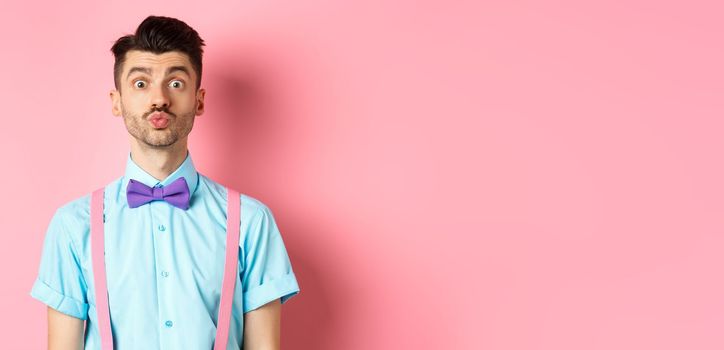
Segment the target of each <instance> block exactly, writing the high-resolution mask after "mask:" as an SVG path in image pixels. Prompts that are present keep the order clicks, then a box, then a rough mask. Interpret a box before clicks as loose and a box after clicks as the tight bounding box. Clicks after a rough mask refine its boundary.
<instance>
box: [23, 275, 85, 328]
mask: <svg viewBox="0 0 724 350" xmlns="http://www.w3.org/2000/svg"><path fill="white" fill-rule="evenodd" d="M30 296H32V297H33V298H35V299H37V300H39V301H41V302H43V303H44V304H46V305H48V306H50V307H52V308H53V309H56V310H58V311H60V312H62V313H64V314H66V315H69V316H73V317H75V318H79V319H81V320H86V319H88V304H87V303H84V302H82V301H78V300H76V299H73V298H70V297H67V296H65V295H63V294H61V293H60V292H58V291H56V290H54V289H53V288H51V287H50V286H48V285H47V284H45V283H44V282H43V281H41V280H39V279H36V280H35V283H34V284H33V289H32V290H31V291H30Z"/></svg>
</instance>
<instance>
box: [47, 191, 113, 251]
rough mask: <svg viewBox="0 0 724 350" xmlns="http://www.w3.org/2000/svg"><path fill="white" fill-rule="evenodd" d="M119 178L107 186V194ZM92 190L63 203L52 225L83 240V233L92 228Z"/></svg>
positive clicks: (74, 237) (75, 239) (72, 236)
mask: <svg viewBox="0 0 724 350" xmlns="http://www.w3.org/2000/svg"><path fill="white" fill-rule="evenodd" d="M118 182H119V179H117V180H115V181H113V182H111V183H109V184H108V185H106V186H105V189H106V196H107V197H108V194H110V193H113V191H112V190H111V191H109V190H110V189H112V188H113V186H115V185H117V183H118ZM91 195H92V192H89V193H86V194H84V195H82V196H80V197H76V198H73V199H71V200H69V201H67V202H65V203H63V204H62V205H61V206H60V207H58V209H56V211H55V214H54V215H53V219H52V221H51V225H53V226H55V227H56V228H59V229H62V231H65V232H67V234H69V235H70V238H71V239H72V240H74V241H82V240H83V238H84V237H83V235H84V234H85V233H86V232H87V231H88V230H89V228H90V201H91Z"/></svg>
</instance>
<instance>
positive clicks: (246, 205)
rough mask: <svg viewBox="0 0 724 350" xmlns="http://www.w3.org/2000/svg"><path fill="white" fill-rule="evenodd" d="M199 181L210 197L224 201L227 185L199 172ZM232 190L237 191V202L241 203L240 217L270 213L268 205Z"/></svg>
mask: <svg viewBox="0 0 724 350" xmlns="http://www.w3.org/2000/svg"><path fill="white" fill-rule="evenodd" d="M199 179H200V183H199V186H204V188H205V190H207V191H208V192H209V193H210V195H211V196H212V197H216V198H218V199H220V200H222V201H223V203H226V196H227V195H228V193H227V192H228V189H229V187H228V186H226V185H223V184H221V183H219V182H216V181H214V180H212V179H211V178H209V177H207V176H205V175H202V174H199ZM231 188H232V189H233V190H235V191H236V192H238V193H239V202H240V205H241V212H242V215H241V216H242V219H243V218H244V217H247V218H249V217H258V216H260V215H262V216H263V215H271V210H270V209H269V207H268V206H267V205H266V204H265V203H264V202H262V201H261V200H260V199H258V198H255V197H252V196H250V195H248V194H245V193H243V192H241V191H239V190H238V189H236V188H233V187H231Z"/></svg>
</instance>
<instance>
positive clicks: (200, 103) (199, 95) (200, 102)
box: [196, 89, 206, 115]
mask: <svg viewBox="0 0 724 350" xmlns="http://www.w3.org/2000/svg"><path fill="white" fill-rule="evenodd" d="M205 96H206V90H205V89H199V91H197V92H196V103H197V104H196V115H202V114H204V97H205Z"/></svg>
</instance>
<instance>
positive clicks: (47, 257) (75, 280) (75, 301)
mask: <svg viewBox="0 0 724 350" xmlns="http://www.w3.org/2000/svg"><path fill="white" fill-rule="evenodd" d="M64 215H68V212H67V211H65V212H64V211H62V210H60V209H59V210H57V211H56V212H55V214H54V215H53V218H52V219H51V221H50V224H49V225H48V230H47V232H46V234H45V241H44V243H43V251H42V255H41V258H40V268H39V269H38V276H37V279H36V280H35V283H34V284H33V287H32V289H31V291H30V295H31V296H32V297H33V298H35V299H37V300H39V301H41V302H43V303H45V304H46V305H48V306H50V307H52V308H53V309H56V310H58V311H60V312H62V313H64V314H66V315H70V316H73V317H76V318H79V319H82V320H85V319H87V318H88V300H87V297H86V288H87V287H86V286H87V285H86V282H85V279H84V278H83V273H82V270H81V264H80V261H81V260H80V256H79V254H78V251H77V249H76V246H75V244H74V243H73V241H72V240H71V237H70V235H69V234H68V231H69V230H72V229H74V228H72V227H68V223H69V222H73V221H72V220H67V219H66V218H65V217H64Z"/></svg>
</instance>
